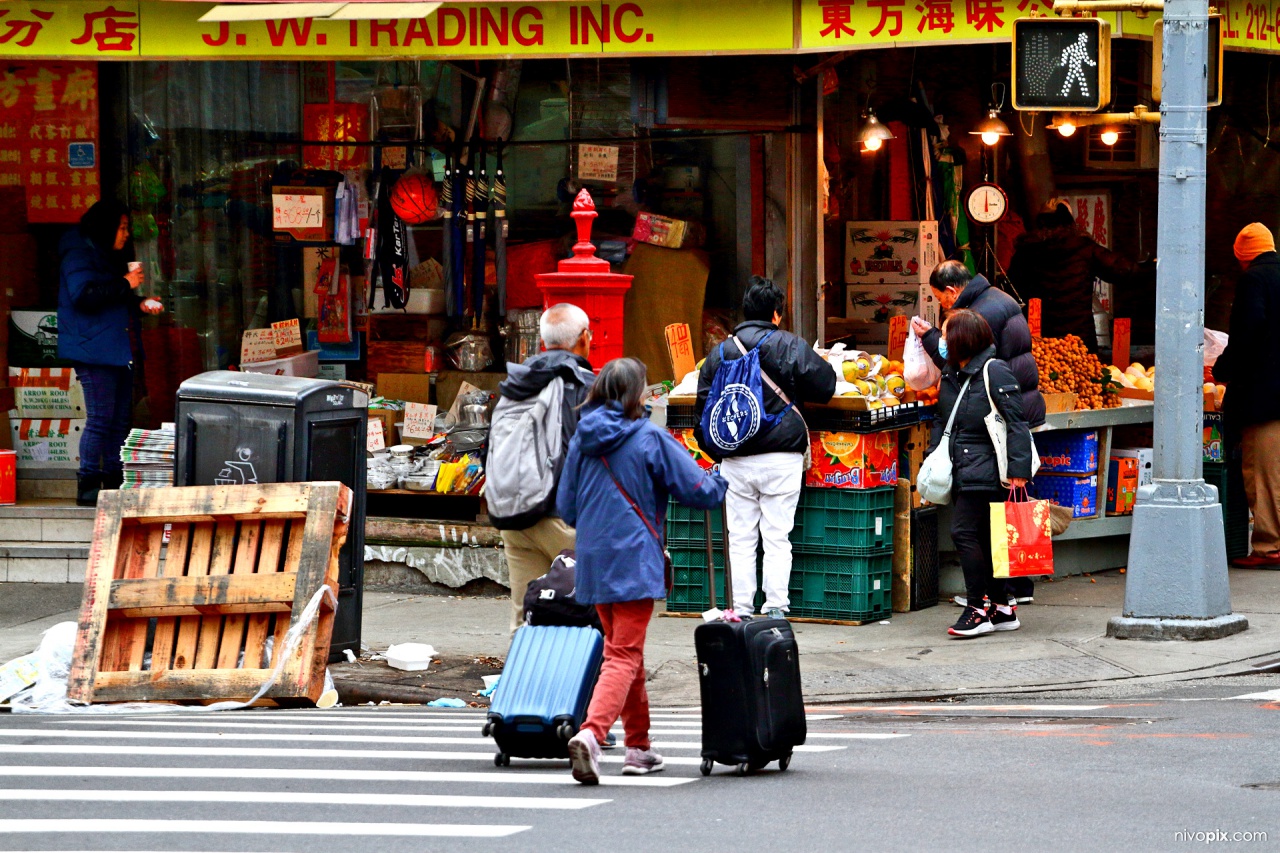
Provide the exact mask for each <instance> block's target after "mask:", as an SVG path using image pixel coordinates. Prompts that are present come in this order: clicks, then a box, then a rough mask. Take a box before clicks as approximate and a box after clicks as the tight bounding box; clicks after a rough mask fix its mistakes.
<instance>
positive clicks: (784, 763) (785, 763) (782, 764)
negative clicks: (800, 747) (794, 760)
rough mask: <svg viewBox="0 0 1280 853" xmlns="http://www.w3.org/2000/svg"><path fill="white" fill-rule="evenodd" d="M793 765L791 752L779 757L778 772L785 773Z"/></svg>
mask: <svg viewBox="0 0 1280 853" xmlns="http://www.w3.org/2000/svg"><path fill="white" fill-rule="evenodd" d="M790 766H791V753H789V752H788V753H787V754H786V755H784V756H782V758H780V759H778V772H780V773H785V772H786V771H787V768H788V767H790Z"/></svg>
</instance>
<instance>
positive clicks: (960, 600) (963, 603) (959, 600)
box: [951, 595, 1035, 607]
mask: <svg viewBox="0 0 1280 853" xmlns="http://www.w3.org/2000/svg"><path fill="white" fill-rule="evenodd" d="M951 601H952V603H954V604H955V606H956V607H968V606H969V599H968V597H967V596H963V595H957V596H955V597H954V598H952V599H951ZM1032 601H1035V599H1034V598H1014V597H1013V596H1012V595H1011V596H1009V606H1010V607H1013V606H1014V605H1015V604H1027V603H1030V602H1032ZM990 604H991V600H990V599H989V598H987V597H986V596H985V595H984V596H982V606H983V607H987V606H988V605H990Z"/></svg>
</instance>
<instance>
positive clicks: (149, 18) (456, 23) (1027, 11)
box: [0, 0, 1280, 59]
mask: <svg viewBox="0 0 1280 853" xmlns="http://www.w3.org/2000/svg"><path fill="white" fill-rule="evenodd" d="M1051 5H1052V2H1051V0H634V2H622V3H617V2H608V3H606V2H586V3H575V2H543V3H536V2H535V3H520V2H513V3H445V4H444V5H443V6H441V7H440V8H439V9H438V10H437V11H435V12H434V13H432V14H431V15H430V16H428V17H425V18H413V19H401V20H385V21H330V20H326V19H323V18H302V19H279V20H267V21H241V22H234V23H202V22H201V21H200V20H199V19H200V17H201V16H202V15H203V14H204V13H205V12H207V11H208V10H209V9H211V8H213V4H211V3H196V2H174V0H10V2H6V3H3V4H0V56H4V57H25V58H30V59H37V58H94V59H182V58H192V59H196V58H199V59H253V58H263V59H266V58H270V59H283V58H294V59H303V58H306V59H342V58H355V57H406V58H407V57H420V58H424V59H425V58H435V57H439V58H446V57H447V58H498V57H528V58H533V57H552V56H593V55H594V56H599V55H602V54H606V53H608V54H615V55H624V56H627V55H629V56H652V55H659V56H671V55H679V54H697V55H714V54H727V53H794V52H820V51H838V50H849V49H855V48H874V47H903V46H911V45H932V44H971V43H978V42H991V41H1008V40H1009V38H1010V37H1011V33H1012V31H1013V21H1014V20H1015V19H1016V18H1018V17H1022V16H1026V15H1032V14H1046V13H1047V12H1048V9H1049V8H1050V7H1051ZM1219 7H1220V9H1221V10H1222V11H1223V13H1224V14H1225V15H1226V20H1227V27H1226V43H1227V46H1228V47H1229V48H1232V49H1237V50H1263V51H1280V0H1262V2H1261V3H1258V4H1248V3H1239V4H1238V5H1237V0H1229V2H1221V3H1219ZM1106 17H1107V18H1109V19H1110V20H1112V21H1113V31H1114V32H1115V34H1116V35H1117V36H1119V37H1124V36H1130V37H1138V38H1143V37H1146V38H1149V37H1150V35H1151V26H1152V24H1153V23H1154V21H1155V20H1156V17H1155V16H1151V17H1148V18H1145V19H1140V18H1136V17H1135V16H1133V15H1131V14H1128V13H1126V14H1124V15H1111V14H1108V15H1106ZM1117 19H1119V20H1117Z"/></svg>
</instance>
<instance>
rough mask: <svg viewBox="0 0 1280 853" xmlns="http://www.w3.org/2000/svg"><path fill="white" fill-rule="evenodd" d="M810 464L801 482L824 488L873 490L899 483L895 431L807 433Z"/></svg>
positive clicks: (896, 436) (896, 435)
mask: <svg viewBox="0 0 1280 853" xmlns="http://www.w3.org/2000/svg"><path fill="white" fill-rule="evenodd" d="M809 442H810V448H811V450H812V453H813V467H812V468H810V469H809V470H808V471H807V472H805V475H804V484H805V485H806V486H811V487H815V488H826V489H875V488H878V487H880V486H894V485H897V483H898V434H897V433H896V432H872V433H852V432H818V431H816V430H815V431H811V432H810V433H809Z"/></svg>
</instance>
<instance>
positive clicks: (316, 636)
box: [68, 483, 352, 702]
mask: <svg viewBox="0 0 1280 853" xmlns="http://www.w3.org/2000/svg"><path fill="white" fill-rule="evenodd" d="M351 500H352V494H351V490H350V489H348V488H346V487H345V486H343V485H341V484H340V483H277V484H271V485H266V486H233V487H190V488H175V489H150V490H126V491H123V492H113V493H112V497H110V498H107V497H106V495H105V493H104V500H103V501H101V502H100V504H99V510H98V516H97V519H96V521H95V537H94V545H93V547H92V549H91V551H90V560H89V567H88V570H87V575H86V577H87V580H86V583H85V595H84V599H83V601H82V604H81V618H80V623H79V626H78V629H79V630H78V632H77V639H76V648H75V652H74V654H73V659H72V674H71V678H70V679H69V681H68V687H69V691H74V693H71V692H69V695H71V697H72V698H73V699H78V700H80V701H86V702H92V701H98V702H102V701H124V700H129V701H148V700H164V701H182V700H191V701H209V700H217V699H237V698H249V697H251V696H252V695H254V694H255V693H256V692H257V691H258V690H259V689H260V688H261V687H262V685H263V684H264V683H265V682H266V681H267V680H268V678H269V677H270V672H271V668H270V667H269V666H268V665H267V663H266V661H265V660H264V657H265V655H264V650H265V645H266V638H267V636H269V635H270V634H272V633H273V632H274V634H275V637H276V639H275V652H276V654H283V646H284V643H283V638H284V635H285V634H286V633H287V631H288V630H289V628H290V626H291V625H293V624H296V622H297V621H298V620H299V619H300V618H301V616H302V613H303V611H304V609H305V608H306V606H307V604H308V603H309V602H310V601H311V599H312V598H313V597H314V596H315V595H316V594H317V592H318V591H319V590H320V589H322V588H324V587H329V588H330V589H331V590H333V591H334V592H335V593H336V590H337V579H338V553H339V550H340V548H341V546H342V543H343V541H344V540H345V538H346V533H347V524H348V521H349V518H350V510H351ZM165 524H171V525H172V526H173V529H172V535H171V537H170V542H169V546H168V550H167V551H164V549H163V547H162V544H163V536H164V525H165ZM162 553H163V561H162ZM282 557H283V559H282ZM334 615H335V613H334V608H333V606H332V605H331V604H326V606H322V607H321V608H320V611H319V613H318V614H317V616H316V618H315V619H314V621H312V622H310V623H308V625H307V628H306V630H305V631H304V632H303V634H302V636H301V642H300V644H299V647H298V649H297V650H296V651H295V653H294V654H293V655H291V656H290V657H289V658H288V659H287V660H286V661H284V662H283V672H282V675H281V678H280V679H279V680H278V682H277V683H276V684H275V685H274V686H273V687H272V688H271V689H270V690H269V691H268V692H267V693H266V697H267V698H272V699H276V700H294V701H297V700H299V699H310V700H311V701H315V700H316V699H318V698H319V696H320V694H321V692H322V691H323V678H324V667H325V663H326V661H327V657H328V648H329V641H330V638H331V636H332V631H333V621H334ZM151 619H155V620H156V621H155V629H154V632H151V635H150V639H148V633H149V630H150V627H149V626H150V620H151ZM148 652H150V658H149V660H148V654H147V653H148Z"/></svg>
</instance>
